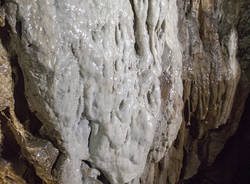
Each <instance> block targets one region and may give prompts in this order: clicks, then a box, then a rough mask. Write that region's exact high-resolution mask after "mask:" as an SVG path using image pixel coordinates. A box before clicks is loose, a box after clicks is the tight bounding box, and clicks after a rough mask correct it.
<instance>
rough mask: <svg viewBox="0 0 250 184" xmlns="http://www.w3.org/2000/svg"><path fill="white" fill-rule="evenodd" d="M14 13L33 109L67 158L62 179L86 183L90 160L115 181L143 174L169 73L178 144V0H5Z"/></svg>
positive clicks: (172, 134)
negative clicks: (85, 164) (164, 79)
mask: <svg viewBox="0 0 250 184" xmlns="http://www.w3.org/2000/svg"><path fill="white" fill-rule="evenodd" d="M6 11H9V12H11V13H8V17H7V19H8V21H9V24H10V25H11V27H12V28H13V29H14V30H16V35H14V36H13V38H15V39H16V40H18V41H20V44H18V45H17V46H16V49H17V50H19V52H18V57H19V63H20V66H21V68H22V71H23V74H24V79H25V93H26V96H27V100H28V102H29V105H30V108H31V109H32V111H34V112H35V113H36V114H37V116H38V118H39V119H40V120H41V121H42V122H43V123H44V127H43V128H42V131H43V133H44V134H49V136H50V137H56V136H57V134H58V133H59V134H60V140H61V142H59V143H58V144H60V145H61V147H62V148H63V152H64V153H65V154H66V156H67V159H66V160H64V161H63V163H62V165H61V166H60V168H61V178H60V180H61V181H60V182H61V183H62V184H78V183H81V182H82V173H81V169H80V168H81V162H82V160H87V161H89V162H90V163H91V165H92V166H94V167H95V168H97V169H98V170H100V171H101V172H102V173H104V175H105V176H106V177H107V178H108V180H109V181H110V182H111V183H112V184H114V183H127V182H130V181H131V180H132V179H134V178H136V177H139V176H140V175H141V173H142V172H143V169H144V166H145V163H146V159H147V156H148V153H149V150H150V147H151V145H152V142H153V139H154V136H155V129H156V125H157V123H158V122H159V121H161V120H162V118H161V117H160V111H161V105H162V104H161V103H162V101H161V89H160V80H159V77H160V75H161V73H162V70H163V69H164V71H165V72H168V74H169V75H170V76H172V77H171V79H170V80H171V83H172V86H171V90H170V94H169V107H168V108H167V109H168V110H167V111H168V114H167V120H166V119H164V122H162V123H163V124H165V125H166V124H167V122H170V125H169V129H170V130H171V131H169V139H168V141H169V145H171V144H172V142H173V140H174V139H175V137H176V134H177V132H178V129H179V126H180V123H181V108H182V105H179V106H178V104H177V106H176V105H175V104H176V101H178V100H179V99H181V97H182V82H181V70H182V69H181V67H182V65H181V49H180V46H179V42H178V38H177V33H178V30H177V21H178V15H177V7H176V1H175V0H169V1H165V0H143V1H142V0H130V1H129V0H119V1H115V0H33V1H27V0H11V1H10V0H6ZM16 17H17V20H16ZM16 25H18V26H19V27H18V26H16ZM166 45H168V48H170V50H171V51H168V52H166V51H164V50H165V49H164V48H165V47H166ZM164 52H165V55H164V54H163V53H164ZM170 52H171V53H172V56H173V57H172V59H171V60H168V59H167V58H168V55H169V54H171V53H170ZM163 62H166V63H163ZM162 66H163V68H162ZM165 105H166V106H168V104H165ZM48 131H49V132H48ZM53 132H55V134H53ZM57 138H58V137H57ZM57 140H58V141H59V139H57ZM163 149H166V148H163ZM161 156H163V155H161Z"/></svg>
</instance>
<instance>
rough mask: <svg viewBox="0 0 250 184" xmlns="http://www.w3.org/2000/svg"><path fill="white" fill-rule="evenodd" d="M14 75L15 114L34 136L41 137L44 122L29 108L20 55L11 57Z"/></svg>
mask: <svg viewBox="0 0 250 184" xmlns="http://www.w3.org/2000/svg"><path fill="white" fill-rule="evenodd" d="M10 62H11V68H12V77H13V80H14V83H15V86H14V99H15V114H16V116H17V118H18V119H19V121H20V122H21V123H22V124H23V125H24V127H25V129H26V130H28V131H29V132H30V133H32V134H33V135H34V136H37V137H40V134H39V130H40V128H41V126H42V122H41V121H40V120H39V119H38V118H37V117H36V116H35V114H34V113H33V112H31V111H30V110H29V105H28V102H27V100H26V97H25V94H24V91H25V88H24V77H23V73H22V70H21V68H20V66H19V64H18V57H17V56H16V55H14V56H13V57H11V58H10Z"/></svg>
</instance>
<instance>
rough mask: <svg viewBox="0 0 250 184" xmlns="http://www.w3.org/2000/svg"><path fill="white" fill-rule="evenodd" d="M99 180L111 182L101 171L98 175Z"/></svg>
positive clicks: (106, 182)
mask: <svg viewBox="0 0 250 184" xmlns="http://www.w3.org/2000/svg"><path fill="white" fill-rule="evenodd" d="M97 179H98V180H99V181H101V182H102V183H103V184H110V182H109V180H108V179H107V178H106V177H105V176H104V174H103V173H102V172H101V175H100V176H98V177H97Z"/></svg>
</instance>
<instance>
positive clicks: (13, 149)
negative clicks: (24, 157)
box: [0, 108, 20, 162]
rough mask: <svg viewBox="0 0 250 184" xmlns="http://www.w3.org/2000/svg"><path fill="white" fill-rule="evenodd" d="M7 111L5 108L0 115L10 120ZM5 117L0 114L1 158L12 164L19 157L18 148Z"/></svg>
mask: <svg viewBox="0 0 250 184" xmlns="http://www.w3.org/2000/svg"><path fill="white" fill-rule="evenodd" d="M8 111H9V109H8V108H7V109H5V110H4V111H2V113H3V114H4V115H5V116H6V117H8V118H10V117H9V112H8ZM5 116H3V115H1V114H0V124H1V132H2V134H3V140H2V141H3V142H2V148H1V149H2V152H1V156H2V158H4V159H5V160H7V161H9V162H12V161H13V160H15V159H16V158H18V157H19V155H20V146H19V145H18V143H17V141H16V139H15V136H14V134H13V133H12V131H11V130H10V127H9V126H8V121H9V120H8V119H7V118H6V117H5Z"/></svg>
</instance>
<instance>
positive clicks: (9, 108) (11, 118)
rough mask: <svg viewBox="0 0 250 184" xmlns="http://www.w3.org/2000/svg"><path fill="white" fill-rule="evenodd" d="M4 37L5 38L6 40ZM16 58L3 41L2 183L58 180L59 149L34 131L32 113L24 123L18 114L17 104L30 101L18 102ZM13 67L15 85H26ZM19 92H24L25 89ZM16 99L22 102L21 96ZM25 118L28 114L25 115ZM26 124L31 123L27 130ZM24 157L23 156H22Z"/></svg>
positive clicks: (0, 100)
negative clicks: (11, 54)
mask: <svg viewBox="0 0 250 184" xmlns="http://www.w3.org/2000/svg"><path fill="white" fill-rule="evenodd" d="M0 29H3V28H0ZM1 33H2V35H5V34H4V30H1ZM5 36H7V35H5ZM2 38H3V37H2ZM1 41H3V42H4V41H6V40H1ZM11 62H12V63H11ZM13 62H15V61H14V60H12V61H11V60H10V59H9V56H8V54H7V51H6V49H5V48H4V47H3V44H2V42H1V43H0V125H1V131H0V137H1V142H0V143H1V156H2V157H1V158H0V168H1V170H0V183H3V184H25V183H34V184H35V183H40V181H39V179H37V176H39V177H40V178H42V179H43V181H45V182H46V183H55V180H54V178H53V177H52V175H51V172H52V167H53V165H54V163H55V161H56V159H57V156H58V150H57V149H56V148H55V147H54V146H53V145H52V144H51V142H49V141H47V140H44V139H41V138H38V137H35V136H33V135H32V134H31V126H34V125H32V124H34V123H36V122H32V121H33V120H34V119H32V118H30V117H29V119H26V121H25V122H22V123H23V124H22V123H20V121H19V120H18V119H17V117H16V114H15V111H16V112H18V111H19V110H20V109H19V110H17V106H19V105H21V106H22V107H23V108H25V105H26V104H19V105H15V99H14V93H16V91H15V90H16V89H14V82H13V79H12V70H11V64H13ZM13 65H14V64H13ZM13 70H15V71H13V75H15V78H14V79H15V87H17V86H19V85H22V84H20V83H22V82H21V80H22V78H20V77H22V76H21V75H20V73H18V68H17V66H13ZM19 72H20V71H19ZM18 92H19V93H22V91H18ZM20 96H21V95H20ZM16 100H17V101H18V102H20V101H19V99H16ZM20 112H25V109H22V110H20ZM22 115H23V114H22ZM23 118H24V116H23V117H22V119H23ZM24 127H27V130H26V129H25V128H24ZM28 130H29V131H28ZM13 152H14V153H13ZM20 157H21V158H22V159H20ZM19 159H20V160H19ZM30 164H32V165H33V167H34V168H35V172H36V175H37V176H36V175H35V173H34V170H33V169H34V168H33V167H31V166H30ZM21 165H22V166H21ZM24 178H26V180H24Z"/></svg>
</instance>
